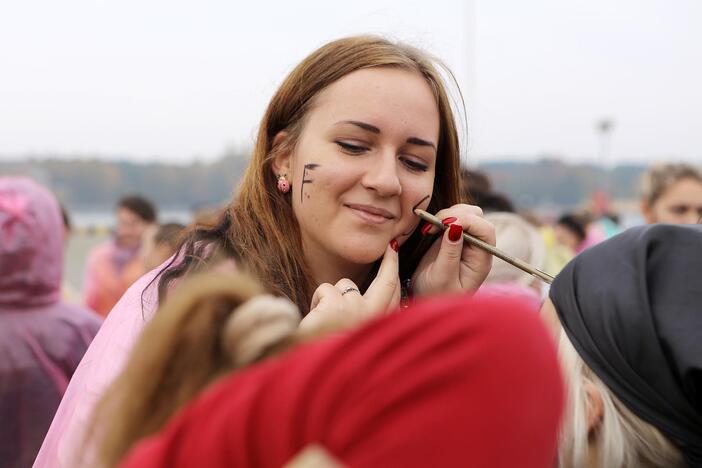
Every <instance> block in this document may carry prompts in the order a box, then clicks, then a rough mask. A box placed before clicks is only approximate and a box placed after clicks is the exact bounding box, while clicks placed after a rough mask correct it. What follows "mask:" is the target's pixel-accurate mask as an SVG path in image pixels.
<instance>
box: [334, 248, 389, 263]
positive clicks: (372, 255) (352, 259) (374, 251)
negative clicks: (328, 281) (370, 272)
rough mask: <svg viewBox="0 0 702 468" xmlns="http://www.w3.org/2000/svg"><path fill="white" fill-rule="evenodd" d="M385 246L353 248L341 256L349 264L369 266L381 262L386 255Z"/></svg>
mask: <svg viewBox="0 0 702 468" xmlns="http://www.w3.org/2000/svg"><path fill="white" fill-rule="evenodd" d="M385 247H386V246H385V245H377V246H376V245H363V246H360V245H359V246H355V248H354V247H353V246H352V247H351V248H348V249H346V251H345V252H343V254H342V255H341V256H342V257H343V258H344V259H345V260H346V261H347V262H349V263H354V264H356V265H369V264H371V263H374V262H376V261H378V260H380V259H381V258H382V257H383V254H385Z"/></svg>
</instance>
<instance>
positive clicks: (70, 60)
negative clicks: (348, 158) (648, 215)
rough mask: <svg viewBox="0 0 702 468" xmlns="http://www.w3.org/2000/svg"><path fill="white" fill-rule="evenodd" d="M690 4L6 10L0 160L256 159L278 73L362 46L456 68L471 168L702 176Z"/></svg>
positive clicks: (492, 1) (134, 1) (76, 5)
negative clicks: (662, 164)
mask: <svg viewBox="0 0 702 468" xmlns="http://www.w3.org/2000/svg"><path fill="white" fill-rule="evenodd" d="M700 24H702V1H700V0H587V1H579V0H578V1H566V2H564V1H557V0H529V1H526V2H525V1H519V0H512V1H507V0H474V1H472V2H470V1H450V0H443V1H437V0H435V1H432V2H429V1H427V0H421V1H409V0H395V1H390V0H356V1H355V2H333V1H329V0H326V1H321V0H320V1H311V0H310V1H304V0H298V1H295V2H282V1H281V2H272V1H263V0H259V1H251V2H247V1H243V2H235V1H233V0H226V1H224V0H223V1H208V0H199V1H195V0H189V1H178V0H113V1H97V0H90V1H89V0H62V1H56V0H9V1H4V2H2V3H0V158H5V159H7V158H8V157H13V159H14V158H16V157H18V156H20V155H25V154H29V153H34V154H56V153H60V154H63V155H66V156H68V155H71V156H73V155H76V154H79V155H83V156H86V157H87V156H92V155H95V154H100V155H103V156H105V157H108V158H116V157H123V156H125V157H126V156H128V157H130V158H133V159H139V160H156V159H158V160H165V161H176V162H187V161H191V160H193V159H195V158H197V159H200V160H211V159H213V158H215V157H217V156H219V155H221V154H222V152H223V151H224V150H225V148H227V147H228V146H235V147H245V146H250V145H251V142H252V139H253V135H254V134H255V129H256V125H257V123H258V120H259V119H260V117H261V115H262V113H263V110H264V107H265V105H266V103H267V101H268V99H269V98H270V96H271V95H272V93H273V92H274V90H275V88H276V86H277V85H278V84H279V83H280V81H281V80H282V78H283V77H284V76H285V74H286V73H287V72H288V71H290V69H291V68H292V67H293V66H294V65H295V64H296V63H297V62H298V61H300V60H301V59H302V58H303V57H304V56H306V55H307V54H308V53H310V52H311V51H312V50H313V49H315V48H316V47H318V46H319V45H321V44H323V43H324V42H326V41H328V40H331V39H334V38H338V37H342V36H345V35H349V34H356V33H378V34H382V35H386V36H389V37H391V38H395V39H400V40H405V41H408V42H410V43H412V44H414V45H418V46H420V47H422V48H425V49H428V50H429V51H431V52H432V53H434V54H436V55H438V56H440V57H441V58H442V59H443V60H444V61H445V62H446V63H447V64H448V65H449V66H450V67H451V68H452V69H453V70H454V72H455V74H456V76H457V78H458V81H459V83H460V85H461V88H462V90H463V93H464V95H465V98H466V105H467V108H468V120H469V127H468V135H469V140H468V143H469V145H468V158H469V160H470V161H472V162H476V161H485V160H488V159H529V160H531V159H536V158H538V157H541V156H543V155H552V156H559V157H561V158H563V159H566V160H572V161H597V160H600V156H601V153H602V151H601V149H600V141H599V139H598V135H597V133H596V131H595V122H596V121H597V120H598V119H601V118H611V119H612V120H613V121H614V122H615V124H614V131H613V133H612V138H611V142H610V144H609V151H605V154H609V159H610V160H609V161H607V162H611V163H617V162H631V161H653V160H660V159H679V160H687V161H692V162H702V28H701V27H700Z"/></svg>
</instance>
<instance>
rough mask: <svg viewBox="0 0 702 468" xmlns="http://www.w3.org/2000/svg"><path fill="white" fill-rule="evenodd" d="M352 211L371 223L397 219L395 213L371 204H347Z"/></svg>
mask: <svg viewBox="0 0 702 468" xmlns="http://www.w3.org/2000/svg"><path fill="white" fill-rule="evenodd" d="M344 206H346V207H347V208H349V209H351V212H352V213H353V214H355V215H356V216H358V217H359V218H361V219H362V220H364V221H366V222H368V223H371V224H383V223H387V222H388V221H391V220H393V219H395V215H393V214H392V213H390V212H389V211H387V210H384V209H382V208H377V207H375V206H370V205H359V204H347V205H344Z"/></svg>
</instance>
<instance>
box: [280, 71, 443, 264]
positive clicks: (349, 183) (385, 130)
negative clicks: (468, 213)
mask: <svg viewBox="0 0 702 468" xmlns="http://www.w3.org/2000/svg"><path fill="white" fill-rule="evenodd" d="M438 138H439V111H438V107H437V104H436V99H435V98H434V95H433V94H432V91H431V89H430V87H429V85H428V84H427V82H426V81H425V80H424V78H423V77H422V76H421V75H420V74H419V73H415V72H411V71H407V70H401V69H397V68H380V67H379V68H369V69H363V70H358V71H355V72H353V73H350V74H349V75H346V76H345V77H343V78H341V79H340V80H338V81H337V82H335V83H333V84H332V85H330V86H329V87H328V88H326V89H325V90H324V91H322V92H321V93H320V94H319V95H318V96H317V97H316V98H315V100H314V104H313V106H312V108H311V110H310V111H309V112H308V114H307V115H306V116H305V121H304V126H303V129H302V131H301V134H300V136H299V139H298V141H297V144H296V146H295V148H294V150H293V151H292V153H291V154H288V155H286V156H281V157H278V158H277V160H276V161H275V162H274V164H273V168H274V170H275V171H276V173H282V174H286V176H287V178H288V180H289V181H290V183H291V185H292V194H291V195H292V205H293V211H294V214H295V217H296V219H297V221H298V223H299V226H300V233H301V236H302V244H303V249H304V252H305V256H306V258H307V259H308V261H309V263H310V264H312V265H313V267H314V264H319V263H320V262H327V263H330V264H336V265H339V266H340V267H343V266H344V265H346V266H352V265H355V266H359V265H369V264H371V263H372V262H374V261H376V260H377V259H378V258H380V257H381V256H382V255H383V252H384V251H385V248H386V246H387V245H388V243H389V242H390V241H391V240H392V239H397V240H398V242H399V243H400V244H402V243H403V242H404V241H405V240H406V239H407V237H409V234H411V233H412V231H413V230H414V228H416V226H417V225H418V223H419V219H418V218H417V216H416V215H414V214H413V208H414V207H415V206H416V205H419V207H421V208H426V206H427V205H428V204H429V201H430V197H431V194H432V187H433V184H434V176H435V164H436V147H437V145H438Z"/></svg>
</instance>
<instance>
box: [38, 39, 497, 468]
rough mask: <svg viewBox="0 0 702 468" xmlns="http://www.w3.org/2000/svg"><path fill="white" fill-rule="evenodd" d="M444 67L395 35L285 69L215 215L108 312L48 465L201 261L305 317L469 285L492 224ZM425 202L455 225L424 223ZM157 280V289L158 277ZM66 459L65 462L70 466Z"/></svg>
mask: <svg viewBox="0 0 702 468" xmlns="http://www.w3.org/2000/svg"><path fill="white" fill-rule="evenodd" d="M435 63H438V62H437V61H435V60H434V59H432V58H431V57H429V56H428V55H426V54H425V53H423V52H421V51H419V50H417V49H415V48H412V47H409V46H406V45H402V44H395V43H392V42H390V41H387V40H385V39H381V38H377V37H372V36H360V37H350V38H346V39H341V40H337V41H334V42H331V43H328V44H326V45H324V46H322V47H321V48H319V49H318V50H316V51H315V52H313V53H312V54H311V55H310V56H308V57H307V58H305V59H304V60H303V61H302V62H301V63H300V64H299V65H298V66H297V67H295V68H294V69H293V71H292V72H291V73H290V74H289V75H288V76H287V78H285V80H284V81H283V83H282V84H281V86H280V87H279V88H278V90H277V91H276V93H275V94H274V96H273V98H272V99H271V101H270V104H269V106H268V108H267V110H266V112H265V114H264V116H263V118H262V120H261V124H260V127H259V131H258V136H257V139H256V143H255V146H254V148H253V153H252V155H251V162H250V164H249V166H248V168H247V170H246V172H245V174H244V177H243V180H242V181H241V184H240V187H239V189H238V191H237V193H236V194H235V195H234V197H233V199H232V202H231V203H230V204H229V205H228V206H227V207H226V209H225V210H224V212H223V214H222V216H221V218H220V219H219V220H218V222H217V223H215V225H212V226H198V227H195V228H194V229H193V230H192V231H191V232H190V234H189V235H188V236H187V237H186V239H185V241H184V242H183V244H182V245H181V248H180V249H179V251H178V252H177V253H176V255H175V256H174V257H173V259H172V260H171V261H170V262H169V263H168V264H167V265H165V267H164V268H163V269H161V270H160V271H158V272H152V273H151V274H149V275H146V276H145V277H143V278H142V279H141V280H140V281H138V282H137V283H136V284H135V285H134V286H133V287H132V288H131V289H130V290H129V291H128V292H127V293H126V294H125V296H123V298H122V300H121V301H120V302H119V303H118V304H117V306H116V307H115V309H114V310H113V311H112V312H111V314H110V316H109V319H108V321H107V322H106V323H105V325H104V326H103V328H102V329H101V331H100V333H99V335H98V336H97V338H96V339H95V341H94V342H93V344H92V346H91V349H90V350H89V351H88V353H87V354H86V358H85V359H84V361H83V363H82V364H81V367H80V368H79V369H78V371H77V372H76V375H75V376H74V378H73V381H72V382H71V386H70V387H69V389H68V391H67V393H66V396H65V397H64V400H63V402H62V405H61V407H60V408H59V411H58V413H57V416H56V418H55V420H54V422H53V424H52V427H51V429H50V431H49V433H48V435H47V438H46V440H45V442H44V445H43V447H42V451H41V453H40V455H39V458H38V459H37V464H38V466H45V465H51V466H56V464H58V465H59V466H61V463H62V461H61V460H67V458H65V457H64V455H65V454H70V453H73V452H75V450H74V449H75V447H76V444H77V443H79V441H80V440H82V434H81V432H82V430H83V429H82V427H84V426H85V423H86V421H87V420H88V419H89V417H90V413H91V411H92V408H93V406H94V404H95V402H96V401H97V400H98V399H99V398H100V397H101V395H102V392H104V390H105V388H106V385H107V384H109V382H110V381H112V380H113V379H114V376H115V375H116V374H117V372H118V371H119V370H120V369H121V367H122V365H123V363H124V361H125V358H126V356H127V354H128V353H129V351H130V350H131V348H132V346H133V344H134V341H135V339H136V337H137V335H138V333H139V331H140V330H141V328H142V327H143V325H144V323H145V321H147V320H148V319H150V318H151V317H152V316H153V313H154V311H155V309H156V307H157V304H158V301H159V297H160V298H161V299H163V297H164V296H165V295H166V294H167V293H168V292H169V291H170V290H171V289H173V287H174V285H175V284H176V283H177V281H180V280H181V279H182V278H183V277H184V276H186V275H188V274H190V273H191V272H193V271H196V270H199V269H202V268H211V267H213V266H214V265H215V264H218V265H219V267H218V268H220V269H234V270H237V271H240V272H246V273H247V274H249V275H250V276H253V277H254V278H256V279H257V281H259V282H260V283H261V284H262V285H263V287H264V288H265V289H266V290H267V291H268V292H270V293H272V294H274V295H276V296H282V297H287V298H288V299H290V300H291V301H292V302H293V303H294V304H295V305H296V307H297V308H298V309H299V310H300V312H301V314H302V315H303V316H304V319H303V321H302V326H303V327H304V328H308V329H316V328H318V327H323V326H324V322H325V321H326V320H329V319H330V318H334V319H335V320H345V321H348V323H349V324H354V323H357V322H358V321H361V320H363V319H365V318H367V317H370V316H373V315H374V314H376V313H382V312H384V311H386V310H389V309H392V308H393V307H394V306H395V305H396V304H397V303H398V302H399V298H400V290H401V284H407V282H408V281H411V286H412V290H413V293H414V295H415V296H427V295H432V294H440V293H446V292H459V291H473V290H475V289H477V288H478V287H479V286H480V284H481V283H482V281H483V279H484V278H485V276H486V275H487V273H488V271H489V270H490V265H491V258H490V256H489V254H487V253H485V252H483V251H481V250H479V249H475V248H472V247H470V246H468V245H464V243H463V240H462V236H461V233H462V232H463V231H464V230H465V231H468V232H470V233H472V234H473V235H475V236H478V237H480V238H483V239H484V240H486V241H487V242H490V243H492V244H494V242H495V236H494V229H493V228H492V226H491V225H490V223H488V222H487V221H485V220H484V219H483V217H482V211H481V210H480V209H479V208H477V207H474V206H470V205H467V204H461V200H460V199H459V193H460V190H459V189H460V176H459V160H460V157H459V156H460V152H459V137H458V131H457V127H456V121H455V119H454V115H453V111H452V108H451V100H450V98H449V94H448V92H447V90H446V87H445V85H444V81H443V79H442V75H441V73H440V72H439V68H437V66H436V65H435ZM415 208H422V209H426V210H428V211H430V212H432V213H435V214H436V215H437V216H438V217H440V218H441V219H442V220H444V223H445V224H446V225H448V226H450V227H449V228H448V229H446V231H445V233H443V235H441V236H437V235H436V234H437V232H438V231H439V230H438V228H436V227H434V226H423V227H421V228H419V229H418V227H419V224H420V223H419V218H418V217H417V216H416V215H415V213H414V209H415ZM156 284H157V285H158V293H159V294H158V296H159V297H156V294H155V293H154V291H153V289H154V288H151V287H147V286H149V285H156ZM63 463H64V464H65V463H66V462H65V461H64V462H63Z"/></svg>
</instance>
